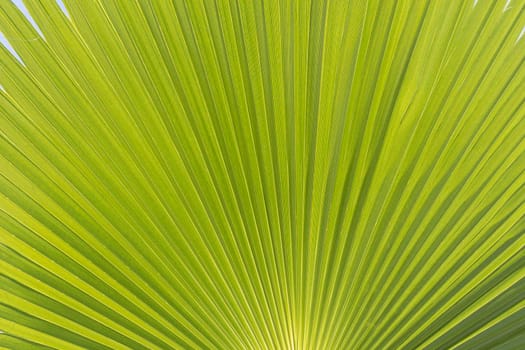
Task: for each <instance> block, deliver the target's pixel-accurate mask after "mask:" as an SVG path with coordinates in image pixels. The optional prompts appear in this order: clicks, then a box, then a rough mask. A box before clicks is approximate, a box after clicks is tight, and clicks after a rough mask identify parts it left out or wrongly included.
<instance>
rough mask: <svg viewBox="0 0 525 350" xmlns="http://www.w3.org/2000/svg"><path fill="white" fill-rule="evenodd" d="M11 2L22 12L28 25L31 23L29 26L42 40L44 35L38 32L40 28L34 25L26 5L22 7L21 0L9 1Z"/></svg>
mask: <svg viewBox="0 0 525 350" xmlns="http://www.w3.org/2000/svg"><path fill="white" fill-rule="evenodd" d="M11 1H12V2H13V3H14V4H15V5H16V7H18V8H19V9H20V11H22V13H23V14H24V16H25V17H26V18H27V20H28V21H29V23H31V25H32V26H33V27H34V28H35V29H36V31H37V32H38V34H39V35H40V36H41V37H42V39H44V34H43V33H42V31H41V30H40V27H39V26H38V24H36V22H35V20H34V19H33V17H32V16H31V14H30V13H29V10H28V9H27V7H26V5H24V2H23V1H22V0H11Z"/></svg>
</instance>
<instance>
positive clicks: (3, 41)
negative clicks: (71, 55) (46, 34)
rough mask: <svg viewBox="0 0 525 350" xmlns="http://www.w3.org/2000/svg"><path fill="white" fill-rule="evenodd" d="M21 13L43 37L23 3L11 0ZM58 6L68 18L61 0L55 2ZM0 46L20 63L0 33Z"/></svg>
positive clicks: (20, 0)
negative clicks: (5, 48)
mask: <svg viewBox="0 0 525 350" xmlns="http://www.w3.org/2000/svg"><path fill="white" fill-rule="evenodd" d="M11 1H12V2H13V3H14V4H15V5H16V6H17V7H18V8H19V9H20V10H21V11H22V13H23V14H24V15H25V16H26V17H27V19H28V20H29V22H31V24H32V25H33V27H35V29H36V30H37V32H38V33H39V34H40V36H42V37H43V34H42V31H41V30H40V28H39V27H38V25H37V24H36V22H35V20H34V19H33V17H31V15H30V14H29V11H28V10H27V8H26V7H25V5H24V2H23V1H22V0H11ZM56 2H57V4H58V6H60V8H61V9H62V11H64V13H65V14H66V15H67V16H68V17H69V13H68V12H67V9H66V7H65V6H64V3H63V2H62V0H56ZM0 44H2V45H4V46H5V47H7V49H8V50H9V51H10V52H11V53H12V54H13V55H14V56H15V57H16V58H17V59H18V60H19V61H20V62H22V59H21V58H20V56H18V54H17V53H16V52H15V50H14V49H13V47H12V46H11V44H10V43H9V41H8V38H6V37H5V35H4V33H2V32H0Z"/></svg>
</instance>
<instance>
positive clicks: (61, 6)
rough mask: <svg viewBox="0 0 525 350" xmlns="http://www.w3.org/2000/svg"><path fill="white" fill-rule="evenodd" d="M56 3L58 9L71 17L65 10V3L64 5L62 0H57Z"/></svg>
mask: <svg viewBox="0 0 525 350" xmlns="http://www.w3.org/2000/svg"><path fill="white" fill-rule="evenodd" d="M57 4H58V6H60V9H61V10H62V12H64V14H65V15H66V17H67V18H69V19H71V16H70V15H69V11H68V10H67V8H66V5H64V1H63V0H57Z"/></svg>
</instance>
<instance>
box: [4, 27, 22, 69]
mask: <svg viewBox="0 0 525 350" xmlns="http://www.w3.org/2000/svg"><path fill="white" fill-rule="evenodd" d="M0 44H2V45H4V47H5V48H6V49H7V50H8V51H9V52H11V54H12V55H13V56H15V58H16V59H17V60H18V61H19V62H20V63H22V64H24V61H22V58H21V57H20V56H19V55H18V53H17V52H16V51H15V49H14V48H13V46H11V43H9V40H7V38H6V37H5V35H4V33H2V32H0Z"/></svg>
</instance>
